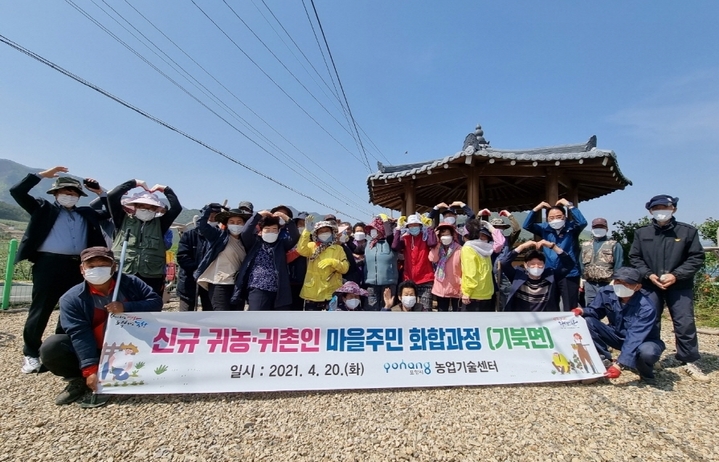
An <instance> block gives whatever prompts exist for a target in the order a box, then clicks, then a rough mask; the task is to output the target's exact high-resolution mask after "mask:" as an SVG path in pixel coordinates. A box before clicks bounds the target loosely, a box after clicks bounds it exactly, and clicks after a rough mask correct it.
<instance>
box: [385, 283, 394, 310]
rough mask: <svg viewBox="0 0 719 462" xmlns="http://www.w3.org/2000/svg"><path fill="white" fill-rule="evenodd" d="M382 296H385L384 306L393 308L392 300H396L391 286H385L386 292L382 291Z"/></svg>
mask: <svg viewBox="0 0 719 462" xmlns="http://www.w3.org/2000/svg"><path fill="white" fill-rule="evenodd" d="M382 298H384V306H385V308H392V302H394V296H393V295H392V291H391V290H390V288H389V287H385V288H384V292H383V293H382Z"/></svg>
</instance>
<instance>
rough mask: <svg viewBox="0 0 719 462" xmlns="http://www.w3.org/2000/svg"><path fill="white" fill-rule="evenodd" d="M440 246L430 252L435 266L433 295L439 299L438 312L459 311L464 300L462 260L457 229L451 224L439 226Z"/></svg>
mask: <svg viewBox="0 0 719 462" xmlns="http://www.w3.org/2000/svg"><path fill="white" fill-rule="evenodd" d="M437 236H438V238H439V245H437V246H435V247H433V248H432V249H431V250H430V251H429V261H431V262H432V263H434V264H435V270H434V283H433V285H432V294H434V296H435V297H437V310H438V311H449V309H450V307H451V308H452V311H459V301H460V299H461V298H462V260H461V257H460V253H461V252H460V251H461V249H462V246H461V245H460V244H459V240H460V238H459V234H457V228H455V226H454V225H451V224H449V223H440V224H439V226H437Z"/></svg>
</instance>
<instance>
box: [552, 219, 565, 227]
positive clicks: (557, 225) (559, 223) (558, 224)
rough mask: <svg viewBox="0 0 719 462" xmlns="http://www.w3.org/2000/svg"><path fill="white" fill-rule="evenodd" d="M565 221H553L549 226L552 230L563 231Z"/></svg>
mask: <svg viewBox="0 0 719 462" xmlns="http://www.w3.org/2000/svg"><path fill="white" fill-rule="evenodd" d="M564 223H565V220H552V221H550V222H549V226H551V227H552V229H562V228H564Z"/></svg>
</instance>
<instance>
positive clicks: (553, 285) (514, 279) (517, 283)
mask: <svg viewBox="0 0 719 462" xmlns="http://www.w3.org/2000/svg"><path fill="white" fill-rule="evenodd" d="M552 253H554V254H555V255H557V256H558V257H559V268H558V269H553V268H550V267H549V265H548V264H547V265H545V267H544V272H543V273H542V276H541V277H540V279H546V280H548V281H549V282H550V286H549V301H548V302H547V304H546V305H545V306H546V308H547V309H546V310H544V311H559V299H558V295H559V293H558V292H559V291H558V289H557V283H558V282H559V281H561V280H562V279H564V278H565V277H567V274H568V273H569V272H570V271H571V270H572V268H574V260H573V259H572V257H570V256H569V254H568V253H566V252H563V253H561V254H557V253H555V252H554V251H553V250H552ZM516 258H517V251H516V250H512V251H511V252H509V253H507V254H505V255H503V256H501V257H500V264H501V265H502V272H503V273H504V275H505V276H507V278H508V279H509V280H510V281H511V283H512V286H511V288H510V289H509V295H508V296H507V305H506V306H505V307H504V311H516V309H515V308H514V297H515V295H517V292H518V291H519V288H520V287H522V284H524V283H525V282H527V279H529V275H528V274H527V271H526V270H525V269H524V267H523V266H517V267H515V266H513V265H512V262H513V261H514V260H515V259H516ZM571 308H576V307H571ZM571 308H566V309H571Z"/></svg>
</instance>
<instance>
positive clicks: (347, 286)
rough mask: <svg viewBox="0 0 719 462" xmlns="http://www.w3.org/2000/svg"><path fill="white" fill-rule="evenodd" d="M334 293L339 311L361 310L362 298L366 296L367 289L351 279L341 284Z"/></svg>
mask: <svg viewBox="0 0 719 462" xmlns="http://www.w3.org/2000/svg"><path fill="white" fill-rule="evenodd" d="M335 294H336V295H337V298H338V300H337V309H338V310H339V311H362V298H363V297H367V291H366V290H364V289H363V288H361V287H360V286H359V285H357V283H355V282H352V281H347V282H345V283H344V284H342V287H340V288H339V289H337V290H336V291H335Z"/></svg>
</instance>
